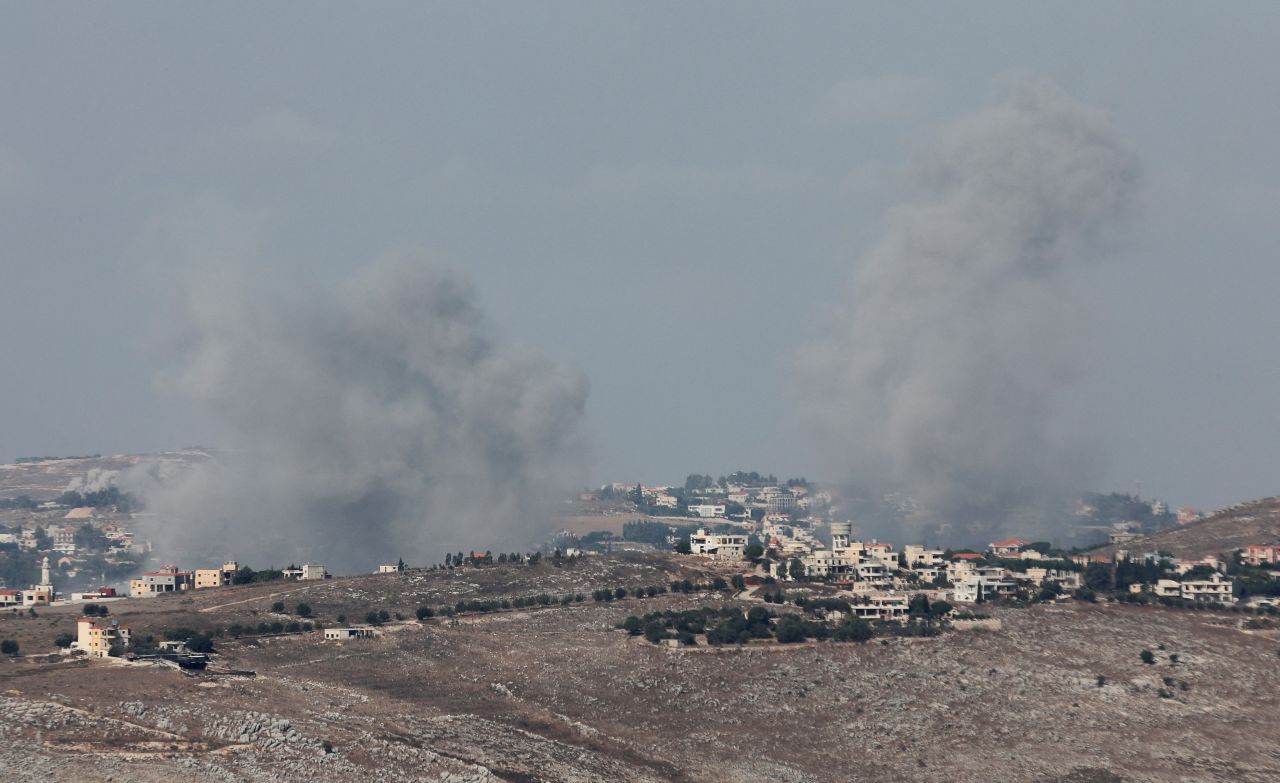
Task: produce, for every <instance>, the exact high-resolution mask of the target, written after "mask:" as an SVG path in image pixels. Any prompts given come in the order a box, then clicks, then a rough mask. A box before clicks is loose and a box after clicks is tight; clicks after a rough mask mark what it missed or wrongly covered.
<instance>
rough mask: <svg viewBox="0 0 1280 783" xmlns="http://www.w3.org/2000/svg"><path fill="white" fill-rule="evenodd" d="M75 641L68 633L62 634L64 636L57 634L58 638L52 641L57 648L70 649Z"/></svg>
mask: <svg viewBox="0 0 1280 783" xmlns="http://www.w3.org/2000/svg"><path fill="white" fill-rule="evenodd" d="M75 640H76V637H74V636H72V635H71V634H69V633H64V634H59V635H58V638H57V639H54V640H53V643H54V644H56V645H57V646H59V647H70V646H71V643H72V642H74V641H75Z"/></svg>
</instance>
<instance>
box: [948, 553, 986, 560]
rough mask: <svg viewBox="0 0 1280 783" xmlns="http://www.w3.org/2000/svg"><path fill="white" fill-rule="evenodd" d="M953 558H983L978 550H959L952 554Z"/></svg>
mask: <svg viewBox="0 0 1280 783" xmlns="http://www.w3.org/2000/svg"><path fill="white" fill-rule="evenodd" d="M951 559H952V560H981V559H982V555H980V554H978V553H977V552H957V553H956V554H954V555H952V556H951Z"/></svg>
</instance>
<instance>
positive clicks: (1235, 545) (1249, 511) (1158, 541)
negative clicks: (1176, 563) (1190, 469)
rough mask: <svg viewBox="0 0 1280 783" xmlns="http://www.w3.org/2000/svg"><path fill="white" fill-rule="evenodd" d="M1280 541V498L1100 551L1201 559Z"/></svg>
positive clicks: (1252, 502) (1245, 505)
mask: <svg viewBox="0 0 1280 783" xmlns="http://www.w3.org/2000/svg"><path fill="white" fill-rule="evenodd" d="M1276 542H1280V497H1269V498H1262V499H1261V500H1250V501H1248V502H1245V503H1237V504H1236V505H1234V506H1231V507H1229V508H1224V509H1222V510H1221V511H1217V512H1214V513H1213V514H1212V515H1210V516H1208V517H1205V518H1204V519H1202V520H1200V521H1199V522H1192V523H1191V524H1189V525H1182V526H1181V527H1175V528H1170V529H1169V530H1162V531H1160V532H1159V533H1154V534H1152V535H1149V536H1143V537H1141V538H1137V539H1134V540H1133V541H1130V542H1128V543H1126V544H1122V545H1120V546H1119V547H1116V546H1105V547H1101V548H1100V549H1099V550H1098V551H1100V552H1104V553H1107V554H1111V553H1112V552H1114V551H1115V550H1116V549H1117V548H1119V549H1126V550H1128V551H1130V552H1151V551H1163V552H1171V553H1173V554H1174V555H1176V556H1177V557H1181V558H1188V559H1198V558H1201V557H1204V556H1206V555H1216V554H1218V553H1223V554H1230V553H1231V552H1232V551H1234V550H1236V549H1242V548H1244V547H1246V546H1248V545H1249V544H1271V543H1276Z"/></svg>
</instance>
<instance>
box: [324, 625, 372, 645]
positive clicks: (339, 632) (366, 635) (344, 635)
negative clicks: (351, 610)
mask: <svg viewBox="0 0 1280 783" xmlns="http://www.w3.org/2000/svg"><path fill="white" fill-rule="evenodd" d="M373 637H374V632H373V629H372V628H326V629H324V638H325V641H337V642H341V641H346V640H347V639H372V638H373Z"/></svg>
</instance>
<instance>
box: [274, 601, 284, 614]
mask: <svg viewBox="0 0 1280 783" xmlns="http://www.w3.org/2000/svg"><path fill="white" fill-rule="evenodd" d="M271 611H273V612H283V611H284V601H276V602H275V603H274V604H272V605H271Z"/></svg>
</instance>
